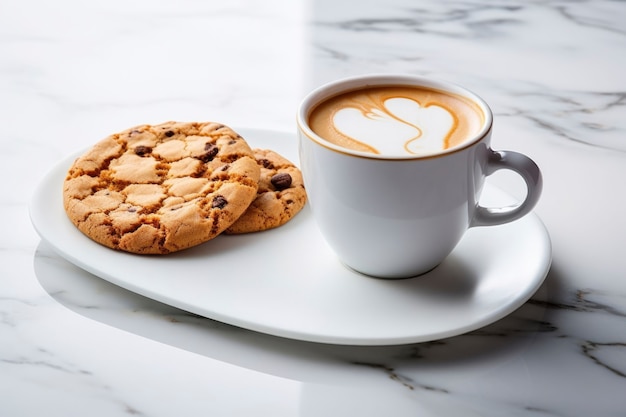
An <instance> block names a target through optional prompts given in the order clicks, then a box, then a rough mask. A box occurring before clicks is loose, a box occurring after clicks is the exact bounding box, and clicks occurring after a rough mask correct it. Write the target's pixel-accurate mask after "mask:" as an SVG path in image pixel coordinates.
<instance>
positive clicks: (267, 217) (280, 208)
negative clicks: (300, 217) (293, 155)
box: [225, 149, 306, 234]
mask: <svg viewBox="0 0 626 417" xmlns="http://www.w3.org/2000/svg"><path fill="white" fill-rule="evenodd" d="M253 152H254V157H255V158H256V161H257V163H258V164H259V167H260V168H261V178H260V180H259V189H258V193H257V197H256V198H255V199H254V201H253V202H252V204H250V207H248V209H247V210H246V212H245V213H244V214H243V215H242V216H241V217H240V218H239V219H238V220H237V221H236V222H235V223H234V224H233V225H232V226H230V227H229V228H228V229H226V231H225V233H226V234H239V233H249V232H260V231H262V230H268V229H272V228H274V227H278V226H281V225H283V224H285V223H287V222H288V221H289V220H291V219H292V218H293V217H294V216H295V215H296V214H298V212H299V211H300V210H302V207H304V204H305V203H306V191H305V189H304V183H303V182H302V174H301V172H300V170H299V169H298V168H297V167H296V166H295V165H294V164H293V163H291V162H290V161H289V160H287V159H286V158H284V157H283V156H281V155H279V154H278V153H276V152H274V151H272V150H267V149H254V150H253Z"/></svg>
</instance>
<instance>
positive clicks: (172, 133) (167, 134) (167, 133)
mask: <svg viewBox="0 0 626 417" xmlns="http://www.w3.org/2000/svg"><path fill="white" fill-rule="evenodd" d="M165 136H167V137H168V138H171V137H172V136H174V132H172V131H171V130H168V131H167V132H165Z"/></svg>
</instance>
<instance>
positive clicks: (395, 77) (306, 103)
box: [296, 73, 493, 160]
mask: <svg viewBox="0 0 626 417" xmlns="http://www.w3.org/2000/svg"><path fill="white" fill-rule="evenodd" d="M386 85H387V86H397V85H409V86H421V87H427V88H432V89H435V90H441V91H444V92H448V93H452V94H457V95H460V96H463V97H465V98H467V99H469V100H472V101H473V102H474V103H476V104H477V105H478V106H479V107H480V109H481V110H482V112H483V114H484V118H485V119H484V122H483V125H482V126H481V128H480V130H479V131H478V132H477V133H476V134H475V135H473V137H472V138H471V139H468V140H466V141H464V142H463V143H462V144H460V145H457V146H455V147H452V148H448V149H445V150H443V151H437V152H432V153H424V154H419V155H379V154H373V153H370V152H364V151H357V150H353V149H348V148H344V147H342V146H339V145H336V144H334V143H332V142H330V141H328V140H326V139H324V138H322V137H321V136H319V135H318V134H316V133H315V132H313V130H312V129H311V128H310V127H309V124H308V117H309V114H310V112H311V110H312V109H313V108H314V107H315V105H317V104H318V103H320V102H321V101H323V100H326V99H328V98H331V97H333V96H336V95H338V94H341V93H344V92H348V91H352V90H356V89H359V88H363V87H376V86H386ZM296 122H297V124H298V128H299V130H300V132H301V133H303V134H304V135H305V136H306V137H307V138H308V139H310V140H312V141H313V142H315V143H317V144H319V145H321V146H323V147H325V148H327V149H330V150H333V151H335V152H338V153H342V154H346V155H350V156H355V157H361V158H367V159H378V160H416V159H430V158H436V157H441V156H446V155H449V154H452V153H456V152H460V151H462V150H464V149H467V148H469V147H471V146H473V145H474V144H476V143H478V142H480V141H481V140H482V139H484V138H485V137H486V136H488V135H489V133H490V132H491V129H492V125H493V113H492V111H491V108H490V107H489V105H488V104H487V102H485V100H483V99H482V98H481V97H480V96H478V95H477V94H476V93H474V92H472V91H470V90H469V89H467V88H465V87H462V86H460V85H458V84H455V83H453V82H449V81H445V80H442V79H438V78H434V77H427V76H419V75H411V74H396V73H376V74H365V75H356V76H351V77H346V78H341V79H337V80H334V81H331V82H328V83H325V84H322V85H320V86H319V87H317V88H315V89H314V90H312V91H311V92H309V93H308V94H307V95H306V96H305V97H304V98H303V99H302V101H301V102H300V105H299V106H298V111H297V114H296Z"/></svg>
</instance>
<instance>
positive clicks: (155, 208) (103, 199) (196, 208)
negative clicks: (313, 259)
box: [63, 122, 306, 254]
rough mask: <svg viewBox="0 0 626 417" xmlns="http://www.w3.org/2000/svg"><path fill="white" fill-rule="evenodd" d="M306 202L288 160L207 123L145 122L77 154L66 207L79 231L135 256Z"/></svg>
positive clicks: (257, 224)
mask: <svg viewBox="0 0 626 417" xmlns="http://www.w3.org/2000/svg"><path fill="white" fill-rule="evenodd" d="M305 202H306V191H305V189H304V185H303V182H302V174H301V173H300V170H299V169H298V168H297V167H296V166H295V165H294V164H293V163H292V162H290V161H289V160H287V159H285V158H284V157H283V156H281V155H279V154H278V153H276V152H274V151H272V150H267V149H254V150H253V149H252V148H251V147H250V146H249V144H248V143H247V142H246V140H245V139H244V138H242V137H241V136H240V135H239V134H237V133H236V132H235V131H233V130H232V129H231V128H229V127H227V126H224V125H222V124H219V123H212V122H208V123H180V122H168V123H163V124H160V125H141V126H136V127H133V128H131V129H127V130H125V131H123V132H120V133H116V134H113V135H110V136H108V137H107V138H105V139H103V140H101V141H100V142H98V143H96V144H95V145H94V146H93V147H92V148H91V149H90V150H88V151H87V152H86V153H85V154H83V155H82V156H80V157H79V158H78V159H76V161H75V162H74V163H73V165H72V166H71V167H70V169H69V171H68V174H67V177H66V179H65V181H64V185H63V204H64V207H65V211H66V213H67V215H68V217H69V219H70V220H71V221H72V223H73V224H74V225H75V226H76V227H77V228H78V229H79V230H80V231H81V232H83V233H84V234H85V235H86V236H88V237H89V238H91V239H93V240H94V241H96V242H98V243H100V244H102V245H105V246H107V247H109V248H112V249H118V250H123V251H126V252H131V253H137V254H167V253H171V252H176V251H180V250H183V249H187V248H190V247H193V246H196V245H199V244H201V243H204V242H206V241H209V240H211V239H213V238H215V237H216V236H218V235H220V234H222V233H227V234H239V233H250V232H258V231H263V230H267V229H272V228H275V227H278V226H281V225H283V224H284V223H286V222H287V221H289V220H290V219H291V218H293V217H294V216H295V215H296V214H297V213H298V212H299V211H300V210H301V209H302V208H303V207H304V204H305Z"/></svg>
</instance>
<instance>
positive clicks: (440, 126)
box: [308, 86, 485, 156]
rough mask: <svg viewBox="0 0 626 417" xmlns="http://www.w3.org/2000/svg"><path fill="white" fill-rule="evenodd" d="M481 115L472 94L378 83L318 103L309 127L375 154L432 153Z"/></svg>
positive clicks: (470, 129) (478, 122)
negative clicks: (468, 95) (465, 95)
mask: <svg viewBox="0 0 626 417" xmlns="http://www.w3.org/2000/svg"><path fill="white" fill-rule="evenodd" d="M484 121H485V116H484V114H483V112H482V110H481V109H480V107H479V106H478V105H477V104H476V103H474V102H472V101H471V100H469V99H467V98H465V97H462V96H458V95H455V94H452V93H446V92H443V91H438V90H433V89H428V88H423V87H405V86H403V87H396V86H381V87H368V88H364V89H360V90H356V91H350V92H347V93H343V94H340V95H337V96H334V97H331V98H330V99H328V100H326V101H323V102H321V103H320V104H318V105H317V106H316V107H315V108H314V109H313V111H312V112H311V114H310V115H309V121H308V122H309V126H310V127H311V129H312V130H313V131H314V132H315V133H316V134H318V135H319V136H321V137H322V138H324V139H326V140H328V141H329V142H332V143H335V144H336V145H339V146H342V147H345V148H348V149H354V150H358V151H363V152H370V153H374V154H381V155H389V156H407V155H421V154H432V153H437V152H441V151H444V150H446V149H450V148H453V147H455V146H458V145H460V144H461V143H463V142H464V141H465V140H467V139H470V138H471V137H473V136H474V135H475V134H476V133H478V131H480V129H481V127H482V125H483V124H484Z"/></svg>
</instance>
